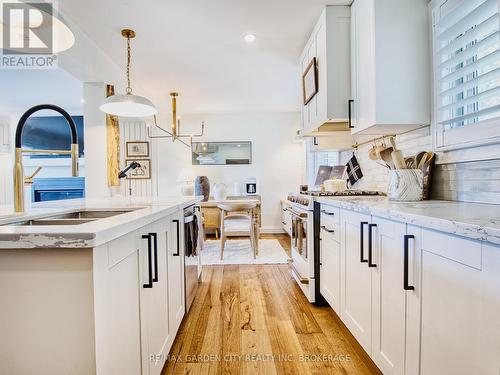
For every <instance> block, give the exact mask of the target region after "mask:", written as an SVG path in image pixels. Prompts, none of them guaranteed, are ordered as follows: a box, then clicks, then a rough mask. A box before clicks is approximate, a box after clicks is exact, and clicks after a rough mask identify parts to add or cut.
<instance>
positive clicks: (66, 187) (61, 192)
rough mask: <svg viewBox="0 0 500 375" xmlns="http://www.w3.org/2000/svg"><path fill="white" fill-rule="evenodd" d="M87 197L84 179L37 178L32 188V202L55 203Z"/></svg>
mask: <svg viewBox="0 0 500 375" xmlns="http://www.w3.org/2000/svg"><path fill="white" fill-rule="evenodd" d="M84 197H85V178H84V177H66V178H63V177H57V178H35V179H34V181H33V186H32V187H31V201H32V202H43V201H55V200H61V199H78V198H84Z"/></svg>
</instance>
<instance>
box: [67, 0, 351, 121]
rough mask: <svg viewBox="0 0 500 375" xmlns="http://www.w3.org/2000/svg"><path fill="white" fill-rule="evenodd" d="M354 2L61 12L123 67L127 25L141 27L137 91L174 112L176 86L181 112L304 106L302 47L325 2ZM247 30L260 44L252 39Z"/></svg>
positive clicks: (220, 1) (91, 6)
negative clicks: (248, 38)
mask: <svg viewBox="0 0 500 375" xmlns="http://www.w3.org/2000/svg"><path fill="white" fill-rule="evenodd" d="M349 3H351V0H210V1H208V0H175V1H174V0H148V1H137V0H106V1H102V0H85V1H81V0H64V1H60V2H59V9H60V11H61V13H62V14H63V15H65V16H66V17H68V18H69V19H70V20H71V21H72V22H74V23H75V24H76V25H77V26H78V27H79V28H80V29H81V30H82V31H83V32H84V33H85V34H87V35H88V36H89V37H90V39H92V40H93V41H94V42H95V43H96V44H97V46H98V47H99V48H101V49H102V50H103V51H104V52H105V53H106V54H109V56H110V57H111V59H112V60H113V61H114V62H116V63H117V64H118V65H119V66H120V67H123V68H124V67H125V40H124V39H123V38H122V37H121V35H120V30H121V29H122V28H124V27H129V28H132V29H134V30H135V31H136V33H137V37H136V38H135V39H134V40H133V42H132V87H134V82H135V83H136V86H139V84H140V87H141V88H142V91H143V92H137V93H138V94H142V95H146V96H148V97H149V98H150V99H152V100H153V101H154V102H155V104H156V105H157V106H158V107H161V106H164V107H165V108H166V110H167V111H168V109H169V106H170V104H169V103H170V98H169V92H170V91H173V90H176V91H179V92H180V94H181V96H180V98H179V107H180V110H181V113H182V112H184V113H188V112H189V113H192V112H250V111H297V110H299V109H300V85H299V83H300V82H299V69H298V58H299V54H300V52H301V50H302V47H303V45H304V44H305V42H306V40H307V38H308V36H309V34H310V32H311V31H312V28H313V26H314V24H315V22H316V20H317V19H318V17H319V15H320V13H321V11H322V9H323V7H324V6H325V5H345V4H349ZM245 33H254V34H256V35H257V41H256V42H255V43H254V44H252V45H248V44H245V43H244V42H243V40H242V37H243V35H244V34H245ZM96 68H98V67H96ZM113 83H115V82H113ZM162 112H163V110H162Z"/></svg>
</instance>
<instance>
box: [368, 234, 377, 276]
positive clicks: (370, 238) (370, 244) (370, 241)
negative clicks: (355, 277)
mask: <svg viewBox="0 0 500 375" xmlns="http://www.w3.org/2000/svg"><path fill="white" fill-rule="evenodd" d="M376 226H377V224H368V267H377V265H376V264H375V263H373V261H372V257H373V232H372V229H373V228H374V227H376Z"/></svg>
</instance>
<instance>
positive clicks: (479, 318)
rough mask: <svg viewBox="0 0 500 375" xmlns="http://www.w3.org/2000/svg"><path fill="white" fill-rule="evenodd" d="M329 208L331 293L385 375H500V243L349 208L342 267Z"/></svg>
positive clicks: (325, 283) (325, 275)
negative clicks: (492, 242)
mask: <svg viewBox="0 0 500 375" xmlns="http://www.w3.org/2000/svg"><path fill="white" fill-rule="evenodd" d="M321 210H322V214H321V225H322V226H323V225H324V226H325V228H324V229H323V230H321V249H320V251H321V274H320V275H321V278H320V289H321V294H322V295H323V296H324V297H325V299H326V300H327V301H328V302H329V303H330V305H331V306H332V308H333V309H334V310H335V311H337V313H338V312H339V311H340V314H339V315H340V318H341V319H342V321H343V322H344V323H345V325H346V326H347V327H348V328H349V330H350V331H351V333H352V334H353V335H354V337H355V338H356V339H357V340H358V342H359V343H360V344H361V346H362V347H363V348H364V349H365V351H366V352H367V353H368V354H369V355H370V357H371V358H372V359H373V361H374V362H375V364H376V365H377V366H378V367H379V368H380V370H381V371H382V372H383V373H384V374H405V375H421V374H424V375H434V374H436V375H438V374H464V375H465V374H486V375H498V374H499V373H500V314H499V312H500V293H499V292H498V287H499V285H500V272H499V271H500V246H494V245H491V244H489V243H487V242H484V241H483V242H481V241H476V240H471V239H467V238H463V237H459V236H455V235H451V234H446V233H442V232H438V231H434V230H429V229H422V228H421V227H416V226H413V225H410V224H406V223H405V222H398V221H392V220H389V219H385V218H380V217H376V216H370V215H367V214H362V213H359V212H355V211H351V210H347V209H341V210H340V228H341V236H340V238H339V239H338V241H340V250H341V251H340V261H339V260H338V259H339V258H337V257H336V249H337V247H336V246H335V244H336V243H337V239H335V236H334V234H333V233H326V232H328V231H327V230H326V229H332V228H334V227H335V225H336V219H335V217H336V216H337V212H338V208H337V207H330V206H328V205H322V207H321ZM328 214H330V215H328ZM339 262H340V263H339ZM339 270H340V271H339ZM338 275H340V280H339V283H337V278H336V276H338ZM337 285H338V286H337ZM339 295H340V308H339V305H338V302H337V300H338V296H339Z"/></svg>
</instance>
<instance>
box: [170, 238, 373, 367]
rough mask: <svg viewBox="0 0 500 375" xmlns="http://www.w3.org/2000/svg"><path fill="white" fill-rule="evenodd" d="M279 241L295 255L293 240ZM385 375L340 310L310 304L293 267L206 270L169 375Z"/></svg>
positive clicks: (175, 347) (177, 341) (173, 352)
mask: <svg viewBox="0 0 500 375" xmlns="http://www.w3.org/2000/svg"><path fill="white" fill-rule="evenodd" d="M271 237H273V238H279V239H280V243H282V244H283V245H284V247H285V246H287V247H285V249H287V251H290V246H289V242H287V237H286V236H279V235H278V236H271ZM263 238H268V236H263ZM288 240H289V238H288ZM287 243H288V245H286V244H287ZM379 373H380V372H379V371H378V369H377V367H376V366H375V365H374V364H373V362H372V361H371V359H370V358H369V357H368V356H367V354H366V353H365V352H364V351H363V349H362V348H361V347H360V346H359V344H358V343H357V342H356V340H355V339H354V337H353V336H352V335H351V334H350V333H349V331H348V330H347V328H346V327H345V326H344V325H343V323H342V322H341V321H340V319H339V318H338V317H337V316H336V315H335V313H334V312H333V310H331V309H330V308H328V307H315V306H313V305H311V304H310V303H309V302H308V301H307V300H306V298H305V297H304V295H303V294H302V291H301V290H300V288H299V287H298V285H297V284H296V283H295V281H294V280H293V278H292V277H291V275H290V272H289V269H288V265H226V266H207V267H204V268H203V280H202V282H201V284H200V288H199V289H198V293H197V295H196V298H195V301H194V303H193V305H192V307H191V310H190V312H189V314H188V315H187V316H186V317H185V318H184V321H183V323H182V326H181V328H180V330H179V333H178V335H177V337H176V339H175V342H174V344H173V346H172V349H171V352H170V356H169V358H168V360H167V363H166V365H165V368H164V370H163V374H166V375H170V374H301V375H306V374H318V375H319V374H321V375H322V374H379Z"/></svg>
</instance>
